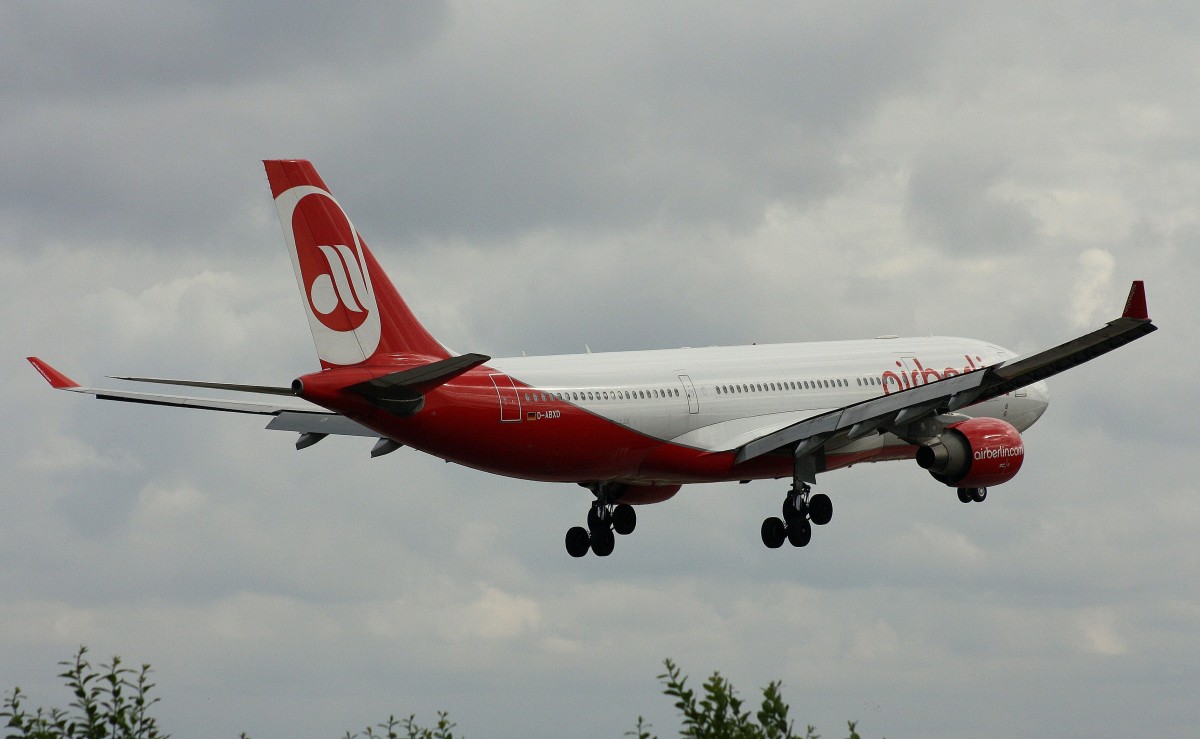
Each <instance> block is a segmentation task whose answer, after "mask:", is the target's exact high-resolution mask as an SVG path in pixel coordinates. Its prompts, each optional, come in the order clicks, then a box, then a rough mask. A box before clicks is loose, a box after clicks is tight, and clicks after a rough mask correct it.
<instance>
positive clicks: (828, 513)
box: [808, 493, 833, 526]
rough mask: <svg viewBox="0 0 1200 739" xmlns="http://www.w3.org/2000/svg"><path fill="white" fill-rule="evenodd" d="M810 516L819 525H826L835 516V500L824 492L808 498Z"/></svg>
mask: <svg viewBox="0 0 1200 739" xmlns="http://www.w3.org/2000/svg"><path fill="white" fill-rule="evenodd" d="M808 518H809V520H810V521H812V522H813V523H814V524H816V525H817V526H824V525H825V524H827V523H829V521H830V520H831V519H832V518H833V501H831V500H830V499H829V496H828V495H825V494H824V493H817V494H816V495H814V496H812V497H811V498H809V499H808Z"/></svg>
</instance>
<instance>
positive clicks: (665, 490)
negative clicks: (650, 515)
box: [617, 485, 680, 505]
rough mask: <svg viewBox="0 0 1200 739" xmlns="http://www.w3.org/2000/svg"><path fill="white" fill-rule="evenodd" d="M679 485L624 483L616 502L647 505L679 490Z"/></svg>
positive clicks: (658, 501) (668, 496)
mask: <svg viewBox="0 0 1200 739" xmlns="http://www.w3.org/2000/svg"><path fill="white" fill-rule="evenodd" d="M679 488H680V486H679V485H626V486H625V489H624V490H623V491H622V492H621V497H619V498H617V502H618V503H629V504H631V505H647V504H650V503H661V502H663V501H664V500H667V499H668V498H670V497H672V496H673V495H675V493H678V492H679Z"/></svg>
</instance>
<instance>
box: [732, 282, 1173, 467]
mask: <svg viewBox="0 0 1200 739" xmlns="http://www.w3.org/2000/svg"><path fill="white" fill-rule="evenodd" d="M1157 330H1158V327H1157V326H1155V325H1154V324H1153V323H1151V322H1150V316H1149V313H1148V311H1147V309H1146V288H1145V285H1144V284H1143V283H1142V281H1140V280H1139V281H1136V282H1134V283H1133V286H1132V287H1131V288H1130V290H1129V297H1128V299H1127V300H1126V301H1125V310H1124V312H1123V313H1122V314H1121V317H1120V318H1117V319H1115V320H1112V321H1109V322H1108V324H1106V325H1105V326H1104V327H1103V328H1100V329H1097V330H1095V331H1092V332H1091V333H1089V334H1085V335H1083V336H1080V337H1079V338H1077V339H1073V340H1071V341H1068V342H1066V343H1065V344H1060V345H1059V346H1056V347H1054V348H1053V349H1047V350H1046V351H1043V352H1038V353H1037V354H1032V355H1030V356H1028V357H1024V358H1020V359H1016V360H1012V361H1009V362H1002V363H1000V364H996V365H992V366H990V367H984V368H982V369H979V370H976V371H974V372H968V373H966V374H962V375H956V376H952V377H947V378H944V379H941V380H937V381H935V382H931V383H928V384H924V385H916V386H914V387H912V388H909V389H907V390H903V391H901V392H896V393H891V394H889V395H884V396H881V397H878V398H872V399H870V400H865V401H863V402H861V403H855V404H853V405H848V406H845V407H842V408H836V409H834V410H832V411H828V412H826V413H822V414H821V415H819V416H814V417H812V418H808V419H805V420H803V421H799V422H798V423H794V424H792V425H790V426H787V427H786V428H782V429H780V430H778V431H774V432H772V433H769V434H765V435H763V436H760V437H758V438H756V439H754V440H753V441H750V442H747V443H745V444H743V445H742V446H741V447H738V450H737V461H738V462H739V463H741V462H745V461H747V460H750V459H754V458H755V457H760V456H762V455H764V454H769V453H771V452H777V451H785V450H786V451H788V452H789V453H791V454H793V455H795V456H796V457H797V458H799V457H803V456H804V455H806V454H810V453H812V452H814V451H816V450H817V449H819V448H821V447H822V446H823V445H824V444H825V443H826V442H828V441H829V440H830V439H832V438H833V437H834V436H835V435H839V434H842V435H844V438H846V439H849V440H853V439H857V438H860V437H862V436H866V435H867V434H871V433H875V432H877V431H879V430H888V429H893V428H897V427H901V426H904V425H905V424H909V423H912V422H915V421H920V420H922V419H924V418H929V417H931V416H934V415H937V414H939V413H950V412H954V411H956V410H959V409H961V408H965V407H966V406H968V405H971V404H973V403H981V402H983V401H985V400H990V399H992V398H996V397H999V396H1001V395H1004V394H1006V393H1010V392H1012V391H1014V390H1019V389H1020V388H1023V387H1026V386H1028V385H1032V384H1034V383H1035V382H1039V381H1041V380H1044V379H1046V378H1047V377H1051V376H1053V375H1057V374H1058V373H1060V372H1065V371H1066V370H1069V369H1071V368H1072V367H1077V366H1079V365H1081V364H1083V363H1084V362H1089V361H1091V360H1093V359H1095V358H1096V357H1099V356H1100V355H1102V354H1107V353H1108V352H1110V351H1112V350H1113V349H1117V348H1119V347H1122V346H1124V345H1125V344H1128V343H1129V342H1131V341H1135V340H1137V339H1140V338H1141V337H1143V336H1145V335H1147V334H1149V333H1152V332H1154V331H1157Z"/></svg>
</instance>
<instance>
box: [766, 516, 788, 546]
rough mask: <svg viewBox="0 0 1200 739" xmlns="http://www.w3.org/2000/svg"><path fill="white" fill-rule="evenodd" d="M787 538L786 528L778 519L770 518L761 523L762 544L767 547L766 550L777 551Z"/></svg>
mask: <svg viewBox="0 0 1200 739" xmlns="http://www.w3.org/2000/svg"><path fill="white" fill-rule="evenodd" d="M786 538H787V527H786V526H784V524H783V521H781V520H780V519H778V518H775V517H773V516H772V517H771V518H768V519H766V520H765V521H763V522H762V542H763V544H766V545H767V548H768V549H778V548H779V547H781V546H783V540H784V539H786Z"/></svg>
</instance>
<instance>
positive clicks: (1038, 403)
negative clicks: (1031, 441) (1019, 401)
mask: <svg viewBox="0 0 1200 739" xmlns="http://www.w3.org/2000/svg"><path fill="white" fill-rule="evenodd" d="M1026 390H1028V392H1029V395H1028V397H1027V402H1028V404H1029V414H1030V416H1031V417H1032V420H1030V421H1029V423H1030V424H1031V425H1032V424H1033V423H1034V421H1037V420H1038V419H1039V418H1041V417H1042V414H1043V413H1045V412H1046V408H1048V407H1049V406H1050V387H1049V386H1048V385H1046V381H1045V380H1041V381H1039V382H1035V383H1033V384H1032V385H1030V386H1029V387H1028V388H1026Z"/></svg>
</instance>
